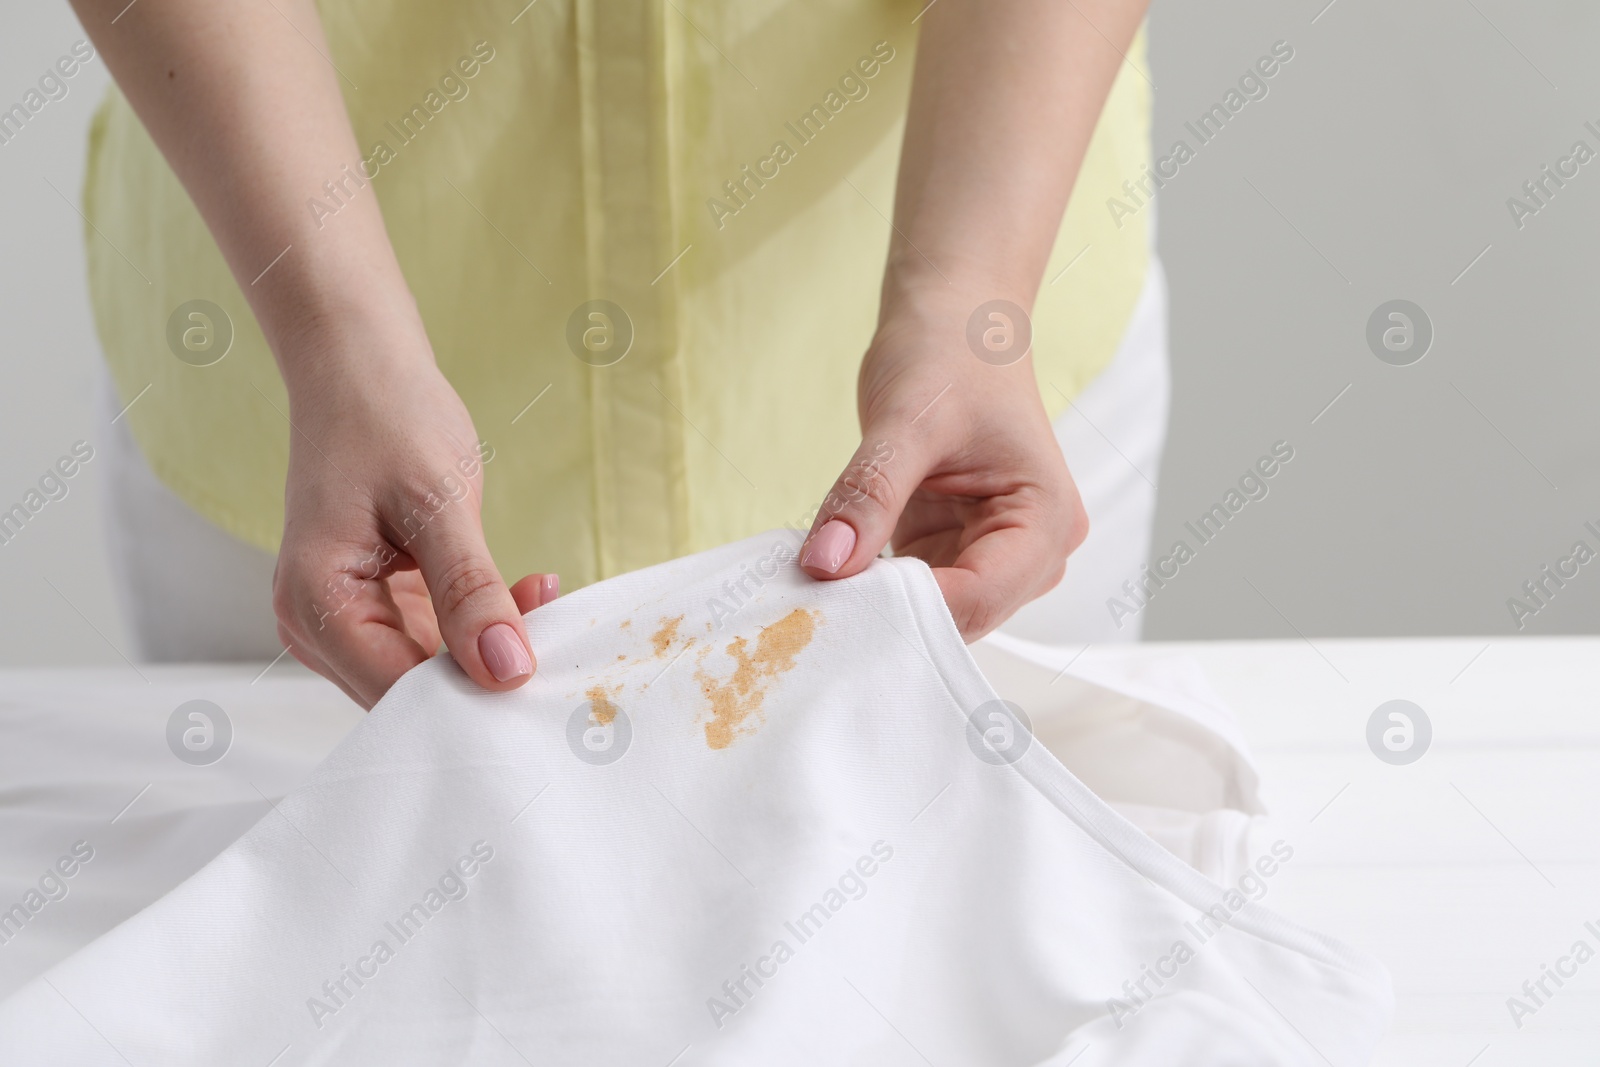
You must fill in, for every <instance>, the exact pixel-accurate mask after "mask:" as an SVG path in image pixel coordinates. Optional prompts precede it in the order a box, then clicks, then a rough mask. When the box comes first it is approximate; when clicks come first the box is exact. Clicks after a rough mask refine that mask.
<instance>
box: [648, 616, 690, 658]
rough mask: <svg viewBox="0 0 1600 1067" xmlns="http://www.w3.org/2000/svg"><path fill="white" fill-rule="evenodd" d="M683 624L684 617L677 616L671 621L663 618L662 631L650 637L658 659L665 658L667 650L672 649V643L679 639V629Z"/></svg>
mask: <svg viewBox="0 0 1600 1067" xmlns="http://www.w3.org/2000/svg"><path fill="white" fill-rule="evenodd" d="M682 622H683V616H682V615H677V616H674V617H673V618H670V619H667V618H663V619H662V620H661V629H659V630H657V631H656V632H655V633H653V634H651V635H650V643H651V644H652V645H654V646H655V650H656V656H657V658H659V657H661V656H665V655H666V654H667V649H669V648H671V647H672V642H674V641H676V640H677V639H678V627H679V625H681V624H682Z"/></svg>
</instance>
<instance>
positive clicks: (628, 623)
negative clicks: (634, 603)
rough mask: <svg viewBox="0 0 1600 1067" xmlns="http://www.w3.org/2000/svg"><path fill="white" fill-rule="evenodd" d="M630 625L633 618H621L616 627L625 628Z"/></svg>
mask: <svg viewBox="0 0 1600 1067" xmlns="http://www.w3.org/2000/svg"><path fill="white" fill-rule="evenodd" d="M632 625H633V620H632V619H623V620H622V624H621V626H619V627H618V629H621V630H626V629H627V628H628V627H630V626H632Z"/></svg>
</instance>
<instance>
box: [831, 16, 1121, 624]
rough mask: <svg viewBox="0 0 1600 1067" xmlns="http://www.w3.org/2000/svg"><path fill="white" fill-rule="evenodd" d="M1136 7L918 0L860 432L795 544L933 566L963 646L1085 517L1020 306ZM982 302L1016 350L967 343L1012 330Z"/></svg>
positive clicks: (1054, 571) (1050, 240)
mask: <svg viewBox="0 0 1600 1067" xmlns="http://www.w3.org/2000/svg"><path fill="white" fill-rule="evenodd" d="M1145 6H1146V0H1076V2H1074V3H1070V4H1060V3H1056V2H1054V0H944V2H943V3H939V4H932V5H929V7H928V9H927V11H926V12H925V14H926V17H925V18H923V19H922V24H921V26H920V28H919V33H920V38H919V41H918V45H917V65H916V72H915V74H914V76H913V78H912V84H911V108H910V112H909V114H908V115H907V117H906V136H905V144H904V146H903V147H902V149H901V152H900V173H899V179H898V182H897V184H896V187H895V201H894V225H893V227H892V232H891V235H890V237H889V257H888V265H887V268H886V269H885V271H884V282H883V300H882V304H881V306H880V309H879V316H878V330H877V335H876V336H875V337H874V338H873V341H872V345H871V347H870V348H869V349H868V351H867V355H866V358H865V359H864V360H863V362H862V365H861V378H860V383H859V389H858V396H857V405H858V408H859V410H860V414H861V430H862V434H863V435H864V440H863V441H862V445H861V448H860V449H859V450H858V451H857V452H856V455H855V458H854V460H852V462H851V464H850V466H849V467H848V468H846V470H845V473H844V474H843V475H842V476H841V477H840V479H839V481H838V482H837V483H835V485H834V490H833V492H832V493H831V494H830V495H829V496H828V498H827V501H826V503H825V504H824V505H823V509H822V512H821V513H820V514H819V515H818V516H817V519H816V522H815V524H814V525H813V527H812V531H811V535H810V537H809V538H808V539H807V542H806V546H805V548H804V549H803V550H802V552H801V556H800V564H801V566H802V567H803V568H805V570H806V571H807V572H808V573H809V574H811V575H812V576H813V577H816V578H844V577H848V576H850V575H852V574H855V573H856V572H858V571H860V570H861V569H862V568H863V567H865V566H866V565H867V564H868V563H870V562H871V561H872V558H873V557H874V556H876V555H877V554H878V552H879V551H880V550H881V549H882V548H883V546H884V544H885V543H892V544H893V545H894V549H895V551H896V552H897V553H900V554H903V555H913V556H920V557H921V558H923V559H925V560H927V561H928V563H929V564H931V565H932V566H933V568H934V571H933V574H934V577H935V578H937V579H938V581H939V587H940V588H941V589H942V590H943V591H944V598H945V603H947V604H948V605H949V607H950V613H951V614H952V615H953V616H954V617H955V620H956V625H957V626H959V627H960V628H961V634H962V636H963V637H965V638H966V639H967V640H968V641H973V640H976V639H977V638H979V637H982V636H983V635H984V634H985V633H988V632H989V631H990V630H992V629H994V628H995V627H996V626H998V625H1000V623H1002V622H1004V621H1005V620H1006V619H1007V618H1008V617H1009V616H1010V615H1011V614H1012V613H1013V612H1015V611H1016V610H1017V609H1018V608H1019V607H1021V606H1022V605H1023V604H1025V603H1027V602H1028V601H1029V600H1031V599H1033V598H1034V597H1036V596H1038V595H1040V594H1041V593H1044V592H1046V591H1048V590H1049V589H1050V588H1051V587H1053V586H1054V585H1055V584H1056V583H1057V582H1059V581H1060V580H1061V576H1062V575H1063V574H1064V573H1065V572H1066V559H1067V554H1068V553H1070V552H1071V551H1072V550H1073V549H1075V548H1076V547H1077V546H1078V545H1079V544H1081V543H1082V542H1083V538H1084V535H1085V534H1086V533H1087V532H1088V525H1089V524H1088V520H1087V519H1086V518H1085V516H1084V513H1083V503H1082V501H1081V500H1080V499H1079V498H1078V490H1077V487H1076V486H1074V485H1073V484H1072V478H1071V476H1070V475H1068V474H1067V467H1066V463H1065V461H1064V460H1063V459H1062V457H1061V449H1060V447H1059V446H1058V445H1057V444H1056V440H1055V435H1054V434H1053V433H1052V432H1051V428H1050V421H1049V419H1048V418H1047V417H1046V415H1045V411H1044V406H1043V404H1042V403H1041V402H1040V399H1039V391H1038V387H1037V385H1036V384H1035V382H1034V374H1033V361H1032V359H1031V358H1030V356H1029V355H1028V351H1027V350H1028V344H1027V341H1026V340H1023V339H1022V336H1021V331H1023V330H1024V329H1027V332H1028V334H1029V335H1031V329H1028V328H1027V323H1026V320H1027V315H1026V314H1025V313H1024V312H1023V310H1022V309H1024V308H1028V307H1031V306H1032V305H1033V301H1034V297H1035V295H1036V294H1037V292H1038V289H1039V283H1040V279H1041V275H1042V274H1043V272H1044V267H1045V263H1046V262H1047V261H1048V260H1049V258H1050V252H1051V247H1052V246H1053V244H1054V242H1055V239H1056V234H1057V231H1058V230H1059V229H1060V226H1061V215H1062V212H1063V211H1064V210H1065V209H1066V204H1067V197H1068V195H1069V194H1070V192H1071V190H1072V183H1073V180H1074V178H1075V177H1076V176H1077V173H1078V168H1079V166H1080V165H1081V164H1082V162H1083V156H1084V153H1085V151H1086V150H1087V148H1088V144H1089V138H1090V135H1091V134H1092V133H1093V132H1094V127H1095V122H1096V119H1097V118H1098V117H1099V114H1100V110H1101V108H1102V107H1103V106H1104V104H1105V100H1106V94H1107V93H1108V92H1109V91H1110V89H1111V83H1112V80H1113V79H1114V78H1115V76H1116V73H1117V70H1118V68H1119V66H1120V65H1121V63H1122V62H1123V61H1124V56H1125V53H1126V49H1127V46H1128V42H1129V41H1130V40H1131V39H1132V38H1133V35H1134V32H1135V31H1136V30H1137V29H1138V26H1139V21H1140V20H1141V19H1142V18H1143V17H1144V11H1145ZM993 301H1000V302H1003V304H1004V305H1005V306H1006V307H1007V308H1008V309H1009V310H1002V311H1001V313H1002V315H1004V316H1006V317H1009V318H1010V319H1012V320H1014V321H1011V322H1010V323H1009V326H1010V329H1011V330H1012V331H1014V333H1013V335H1012V336H1013V338H1014V339H1015V340H1014V341H1013V342H1012V343H1015V344H1016V345H1017V347H1018V350H1017V351H1014V352H1004V353H994V352H985V351H984V349H983V347H982V345H981V343H980V342H979V341H978V340H977V339H976V338H981V337H982V336H983V334H984V332H985V331H988V330H991V329H998V330H1000V331H1001V332H1002V333H1003V332H1004V331H1005V329H1006V325H1005V324H1004V323H1002V321H1001V320H997V319H992V318H990V315H989V312H990V311H991V310H995V308H994V307H993V305H992V304H991V302H993ZM975 315H976V318H977V323H976V327H975V329H974V334H975V339H973V340H969V338H968V332H969V322H970V321H971V320H972V319H973V318H974V316H975ZM1001 347H1002V348H1004V347H1006V345H1002V346H1001ZM1012 355H1014V356H1015V357H1017V358H1016V359H1015V361H1014V362H1012V361H1010V357H1011V356H1012ZM997 356H999V357H1000V358H996V357H997ZM1002 364H1004V365H1002Z"/></svg>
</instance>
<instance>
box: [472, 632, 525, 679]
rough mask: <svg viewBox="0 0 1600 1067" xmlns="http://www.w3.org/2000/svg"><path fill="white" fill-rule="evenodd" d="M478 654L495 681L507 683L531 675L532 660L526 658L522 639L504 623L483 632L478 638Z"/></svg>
mask: <svg viewBox="0 0 1600 1067" xmlns="http://www.w3.org/2000/svg"><path fill="white" fill-rule="evenodd" d="M478 654H479V655H481V656H482V657H483V662H484V663H485V664H486V665H487V666H488V668H489V673H490V674H492V675H494V677H495V680H496V681H499V682H509V681H510V680H511V679H513V678H520V677H522V676H523V675H525V674H532V673H533V660H531V659H529V658H528V650H527V649H526V648H525V647H524V646H523V644H522V638H521V637H519V636H517V632H516V631H515V630H513V629H512V628H511V627H510V626H509V625H507V624H506V623H503V622H497V623H495V624H494V625H493V626H491V627H489V628H488V629H487V630H485V631H483V633H482V635H481V636H479V638H478Z"/></svg>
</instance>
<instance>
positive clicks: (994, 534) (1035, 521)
mask: <svg viewBox="0 0 1600 1067" xmlns="http://www.w3.org/2000/svg"><path fill="white" fill-rule="evenodd" d="M1081 541H1082V536H1081V534H1079V533H1078V531H1077V530H1076V529H1074V530H1070V531H1067V533H1066V539H1065V541H1063V538H1062V537H1059V536H1056V535H1055V531H1054V530H1053V529H1052V528H1051V524H1050V523H1048V521H1045V520H1043V519H1042V517H1039V516H1034V517H1032V519H1031V521H1026V522H1023V523H1016V524H1009V525H1004V526H998V527H996V528H993V529H990V530H986V531H985V532H983V533H982V534H981V535H980V536H979V537H977V538H976V539H975V540H973V541H972V542H971V543H970V544H968V545H967V546H966V547H965V548H964V549H962V550H961V552H960V553H959V554H958V555H957V556H956V558H955V561H954V562H953V563H952V565H951V566H949V567H935V568H933V577H934V580H935V581H936V582H938V583H939V591H940V592H941V593H943V594H944V602H945V606H946V607H948V608H949V609H950V617H951V618H952V619H954V620H955V624H956V628H957V629H958V630H960V631H961V636H962V638H963V639H964V640H966V641H968V642H972V641H976V640H977V639H978V638H980V637H982V636H984V635H985V634H987V633H989V632H990V631H992V630H993V629H994V628H995V627H997V626H999V625H1000V624H1001V623H1003V622H1005V621H1006V620H1007V619H1009V618H1010V617H1011V616H1012V615H1013V614H1015V613H1016V611H1017V609H1018V608H1020V607H1022V606H1023V605H1024V604H1026V603H1028V601H1030V600H1033V599H1035V598H1036V597H1040V596H1043V595H1044V594H1045V593H1047V592H1049V591H1050V590H1051V589H1053V588H1054V587H1055V586H1056V585H1057V583H1059V582H1060V581H1061V578H1062V576H1063V575H1064V574H1065V573H1066V567H1067V564H1066V556H1067V553H1068V552H1069V551H1070V550H1071V549H1072V548H1074V547H1076V546H1077V544H1079V543H1081Z"/></svg>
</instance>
